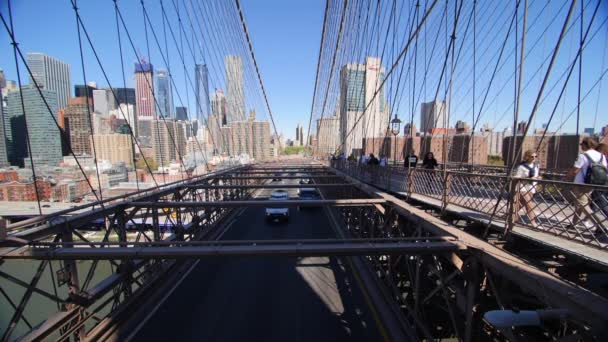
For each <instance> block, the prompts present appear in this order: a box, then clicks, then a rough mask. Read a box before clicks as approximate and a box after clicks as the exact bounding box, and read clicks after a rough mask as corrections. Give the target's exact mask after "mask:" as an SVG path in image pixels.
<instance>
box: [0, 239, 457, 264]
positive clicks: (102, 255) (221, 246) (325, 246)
mask: <svg viewBox="0 0 608 342" xmlns="http://www.w3.org/2000/svg"><path fill="white" fill-rule="evenodd" d="M140 245H141V244H140ZM70 247H71V246H70ZM462 249H466V247H464V246H463V245H462V244H459V243H457V242H452V241H419V242H417V241H382V240H362V241H356V240H351V241H347V242H342V241H338V240H333V241H331V242H321V241H318V240H316V241H314V242H309V241H307V240H301V241H297V242H283V243H277V242H276V241H275V242H272V243H268V242H259V241H242V242H240V243H235V242H229V243H223V242H219V241H218V242H215V243H213V244H200V245H197V244H179V243H177V244H174V245H173V246H150V247H144V246H133V247H97V248H66V247H61V248H36V247H30V248H27V249H26V250H21V251H20V252H19V253H15V254H8V255H5V256H4V257H5V258H7V259H9V258H12V257H13V256H14V257H15V258H19V259H41V260H115V259H131V260H133V259H137V260H140V259H197V258H208V257H260V256H278V257H285V256H297V257H311V256H350V255H386V254H399V255H415V254H441V253H453V252H456V251H458V250H462Z"/></svg>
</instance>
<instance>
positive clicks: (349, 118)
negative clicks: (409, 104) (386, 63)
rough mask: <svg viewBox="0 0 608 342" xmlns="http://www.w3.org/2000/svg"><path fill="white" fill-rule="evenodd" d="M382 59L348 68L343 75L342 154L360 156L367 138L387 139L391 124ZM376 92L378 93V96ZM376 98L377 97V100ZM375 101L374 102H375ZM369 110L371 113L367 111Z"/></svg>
mask: <svg viewBox="0 0 608 342" xmlns="http://www.w3.org/2000/svg"><path fill="white" fill-rule="evenodd" d="M383 80H384V67H382V66H381V63H380V59H379V58H375V57H367V58H366V59H365V64H347V65H345V66H343V67H342V70H341V72H340V95H341V96H340V141H342V142H343V145H342V152H343V153H344V154H346V155H348V154H350V153H351V152H353V151H354V152H356V154H359V153H360V152H361V148H362V142H363V139H364V138H371V137H374V136H384V134H385V132H386V129H387V128H388V123H389V113H388V111H387V108H386V99H385V96H384V87H380V86H381V85H382V82H383ZM376 92H377V93H378V94H377V95H376ZM374 95H375V97H374ZM372 99H373V101H372ZM366 108H367V110H366Z"/></svg>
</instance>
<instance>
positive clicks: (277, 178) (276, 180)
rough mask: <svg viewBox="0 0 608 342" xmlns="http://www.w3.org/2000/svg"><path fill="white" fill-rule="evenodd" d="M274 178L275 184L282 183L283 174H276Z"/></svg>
mask: <svg viewBox="0 0 608 342" xmlns="http://www.w3.org/2000/svg"><path fill="white" fill-rule="evenodd" d="M272 176H273V178H272V181H273V182H280V181H281V176H282V174H280V173H275V174H274V175H272Z"/></svg>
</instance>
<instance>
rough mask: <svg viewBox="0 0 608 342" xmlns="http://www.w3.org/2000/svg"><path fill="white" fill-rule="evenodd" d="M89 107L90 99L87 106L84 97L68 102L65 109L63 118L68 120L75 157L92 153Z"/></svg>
mask: <svg viewBox="0 0 608 342" xmlns="http://www.w3.org/2000/svg"><path fill="white" fill-rule="evenodd" d="M96 91H97V90H96ZM102 91H103V90H102ZM104 92H105V91H104ZM87 107H89V108H87ZM90 107H91V100H90V99H89V100H88V104H87V98H86V97H73V98H70V99H69V100H68V106H67V107H66V109H65V114H64V115H65V118H66V119H68V120H69V123H70V129H69V134H70V144H71V147H72V152H74V154H77V155H82V154H88V155H90V154H91V152H92V150H91V145H90V144H91V141H90V136H91V124H92V122H89V112H90V111H91V108H90ZM95 133H99V132H95Z"/></svg>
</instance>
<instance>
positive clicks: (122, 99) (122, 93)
mask: <svg viewBox="0 0 608 342" xmlns="http://www.w3.org/2000/svg"><path fill="white" fill-rule="evenodd" d="M113 90H114V95H116V104H117V105H120V104H123V103H124V104H130V105H134V106H135V105H136V104H137V101H136V100H135V98H136V97H135V89H133V88H113Z"/></svg>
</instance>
